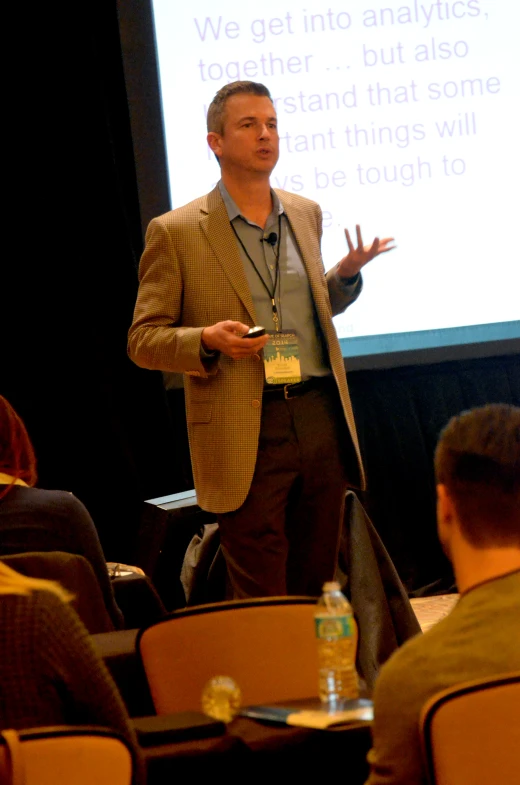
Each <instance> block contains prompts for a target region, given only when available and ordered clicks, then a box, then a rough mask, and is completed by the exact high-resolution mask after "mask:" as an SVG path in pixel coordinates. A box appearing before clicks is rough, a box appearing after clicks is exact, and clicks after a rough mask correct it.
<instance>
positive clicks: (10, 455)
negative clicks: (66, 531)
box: [0, 395, 37, 499]
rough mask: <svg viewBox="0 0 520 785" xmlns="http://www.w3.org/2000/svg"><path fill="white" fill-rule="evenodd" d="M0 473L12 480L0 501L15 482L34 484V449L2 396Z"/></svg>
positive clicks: (0, 405) (24, 430) (22, 426)
mask: <svg viewBox="0 0 520 785" xmlns="http://www.w3.org/2000/svg"><path fill="white" fill-rule="evenodd" d="M0 472H2V473H4V474H8V475H9V476H10V477H11V478H12V482H11V483H9V484H8V485H7V486H6V487H5V488H4V490H3V491H2V492H1V493H0V499H1V498H2V496H4V495H5V494H6V493H7V492H8V491H9V490H10V489H11V487H12V486H13V485H14V483H15V481H16V480H23V481H24V482H25V483H26V484H27V485H31V486H32V485H35V484H36V479H37V475H36V456H35V454H34V447H33V446H32V442H31V440H30V438H29V434H28V433H27V429H26V427H25V425H24V423H23V421H22V419H21V417H20V416H19V415H18V414H17V413H16V412H15V410H14V409H13V407H12V406H11V404H10V403H9V401H8V400H7V399H6V398H4V397H3V395H0Z"/></svg>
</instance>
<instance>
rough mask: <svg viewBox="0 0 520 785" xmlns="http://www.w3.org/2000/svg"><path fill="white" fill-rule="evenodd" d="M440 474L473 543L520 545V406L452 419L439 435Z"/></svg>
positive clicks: (437, 468)
mask: <svg viewBox="0 0 520 785" xmlns="http://www.w3.org/2000/svg"><path fill="white" fill-rule="evenodd" d="M435 478H436V482H437V484H442V485H445V486H446V489H447V491H448V493H449V495H450V497H451V499H452V501H453V504H454V506H455V510H456V512H457V515H458V518H459V520H460V525H461V529H462V533H463V535H464V536H465V537H466V539H467V540H468V542H470V543H471V544H472V545H473V546H474V547H477V548H488V547H506V546H520V408H518V407H517V406H510V405H508V404H505V403H494V404H488V405H487V406H482V407H480V408H478V409H471V410H469V411H465V412H462V413H461V414H459V415H458V416H457V417H453V418H452V419H451V420H450V421H449V423H448V424H447V425H446V427H445V428H444V430H443V431H442V433H441V435H440V437H439V442H438V444H437V449H436V451H435Z"/></svg>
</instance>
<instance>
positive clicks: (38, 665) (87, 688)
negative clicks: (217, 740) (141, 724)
mask: <svg viewBox="0 0 520 785" xmlns="http://www.w3.org/2000/svg"><path fill="white" fill-rule="evenodd" d="M70 599H71V597H70V595H69V594H68V592H66V591H65V590H64V589H63V588H62V587H61V586H60V585H59V584H57V583H54V582H53V581H46V580H41V579H36V578H29V577H26V576H23V575H20V573H18V572H16V571H15V570H12V569H11V568H10V567H8V566H7V565H6V564H3V563H2V562H1V561H0V730H5V729H8V728H13V729H16V730H19V729H23V728H34V727H42V726H51V725H100V726H103V727H106V728H110V729H112V730H114V731H116V732H118V733H119V734H121V736H123V738H124V739H125V740H126V741H127V742H128V744H129V746H130V748H131V749H132V751H133V755H134V760H135V764H136V782H142V781H144V780H143V768H142V760H141V756H140V753H139V748H138V745H137V741H136V737H135V733H134V731H133V729H132V727H131V724H130V720H129V718H128V714H127V711H126V708H125V705H124V703H123V700H122V698H121V696H120V694H119V692H118V690H117V687H116V685H115V684H114V682H113V680H112V677H111V676H110V674H109V672H108V670H107V668H106V666H105V664H104V663H103V661H102V660H101V658H100V656H99V654H98V653H97V652H96V650H95V649H94V646H93V644H92V642H91V640H90V637H89V634H88V632H87V630H86V628H85V627H84V625H83V624H82V623H81V621H80V619H79V617H78V616H77V614H76V613H75V611H74V610H73V609H72V608H71V607H69V605H68V601H69V600H70Z"/></svg>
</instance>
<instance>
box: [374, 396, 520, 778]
mask: <svg viewBox="0 0 520 785" xmlns="http://www.w3.org/2000/svg"><path fill="white" fill-rule="evenodd" d="M435 475H436V482H437V524H438V533H439V538H440V541H441V543H442V545H443V548H444V550H445V552H446V554H447V556H448V558H449V559H450V560H451V562H452V564H453V567H454V571H455V578H456V581H457V587H458V589H459V592H460V599H459V601H458V603H457V605H456V606H455V608H454V610H453V611H452V612H451V613H450V614H449V615H448V616H447V617H446V618H444V619H442V620H441V621H440V622H438V623H437V624H436V625H435V626H434V627H432V628H431V629H430V630H429V631H428V632H426V633H425V634H424V635H421V636H418V637H416V638H413V639H412V640H410V641H407V642H406V643H405V644H404V645H403V646H402V647H401V648H400V649H399V650H398V651H396V652H395V653H394V654H393V655H392V657H390V659H389V660H388V661H387V662H386V663H385V664H384V665H383V667H382V669H381V672H380V675H379V677H378V679H377V682H376V686H375V691H374V709H375V717H374V725H373V748H372V750H371V752H370V753H369V758H368V759H369V762H370V765H371V774H370V777H369V779H368V781H367V785H382V784H383V783H384V785H397V784H398V783H399V785H403V783H406V785H418V783H421V784H422V783H425V782H426V772H425V769H424V766H423V763H422V759H421V751H420V736H419V716H420V712H421V709H422V707H423V706H424V704H425V703H426V701H427V700H428V699H429V698H430V697H431V696H432V695H433V694H435V693H436V692H438V691H440V690H443V689H445V688H448V687H451V686H454V685H457V684H459V683H461V682H463V681H468V680H472V679H479V678H486V677H488V676H494V675H498V674H502V673H508V672H510V671H518V670H520V408H517V407H514V406H509V405H506V404H489V405H488V406H484V407H482V408H478V409H473V410H471V411H467V412H463V413H462V414H461V415H459V416H458V417H454V418H453V419H452V420H450V422H449V423H448V425H447V426H446V428H445V429H444V431H443V432H442V434H441V436H440V439H439V442H438V445H437V450H436V453H435Z"/></svg>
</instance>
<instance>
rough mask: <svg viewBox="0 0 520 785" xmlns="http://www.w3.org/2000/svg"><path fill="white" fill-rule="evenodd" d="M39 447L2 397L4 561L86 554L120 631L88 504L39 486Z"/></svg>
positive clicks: (0, 534) (0, 549) (0, 542)
mask: <svg viewBox="0 0 520 785" xmlns="http://www.w3.org/2000/svg"><path fill="white" fill-rule="evenodd" d="M36 480H37V474H36V456H35V453H34V448H33V445H32V443H31V440H30V438H29V435H28V433H27V430H26V428H25V425H24V423H23V422H22V420H21V418H20V417H19V415H18V414H17V413H16V412H15V410H14V409H13V407H12V406H11V405H10V403H9V402H8V401H7V400H6V399H5V398H4V397H3V396H0V558H1V557H2V556H8V555H11V554H15V553H26V552H28V551H40V552H41V551H43V552H48V551H65V552H66V553H75V554H79V555H80V556H84V557H85V558H86V559H87V561H89V562H90V564H91V565H92V568H93V570H94V573H95V575H96V578H97V580H98V582H99V585H100V588H101V591H102V594H103V599H104V602H105V606H106V608H107V611H108V613H109V615H110V618H111V619H112V622H113V624H114V627H115V629H120V628H122V627H123V626H124V619H123V614H122V613H121V611H120V609H119V608H118V606H117V604H116V601H115V598H114V593H113V589H112V584H111V582H110V577H109V575H108V570H107V566H106V562H105V557H104V554H103V549H102V547H101V543H100V541H99V536H98V533H97V530H96V527H95V525H94V522H93V521H92V518H91V517H90V515H89V513H88V511H87V509H86V508H85V506H84V505H83V504H82V503H81V502H80V501H79V499H77V498H76V497H75V496H73V494H72V493H68V492H67V491H55V490H44V489H41V488H35V487H34V486H35V483H36Z"/></svg>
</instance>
